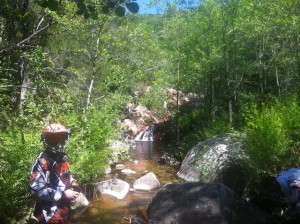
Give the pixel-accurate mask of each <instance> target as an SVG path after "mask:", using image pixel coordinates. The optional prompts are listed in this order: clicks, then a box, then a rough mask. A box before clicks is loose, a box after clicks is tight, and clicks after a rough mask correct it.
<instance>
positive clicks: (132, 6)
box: [125, 2, 140, 13]
mask: <svg viewBox="0 0 300 224" xmlns="http://www.w3.org/2000/svg"><path fill="white" fill-rule="evenodd" d="M125 5H126V7H127V9H128V10H129V11H130V12H131V13H138V12H139V9H140V7H139V4H138V3H136V2H127V3H125Z"/></svg>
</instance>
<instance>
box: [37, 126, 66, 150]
mask: <svg viewBox="0 0 300 224" xmlns="http://www.w3.org/2000/svg"><path fill="white" fill-rule="evenodd" d="M70 135H71V132H70V130H69V129H67V128H66V127H64V126H63V125H61V124H58V123H53V124H49V125H48V126H47V127H45V128H44V129H43V131H42V141H43V143H44V145H45V147H46V149H50V150H52V151H54V152H62V153H63V152H64V151H65V149H66V146H67V143H68V140H69V137H70Z"/></svg>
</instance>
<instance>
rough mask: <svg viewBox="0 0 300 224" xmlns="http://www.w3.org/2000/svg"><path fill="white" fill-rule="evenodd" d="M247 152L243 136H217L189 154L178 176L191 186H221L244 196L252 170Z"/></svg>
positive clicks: (199, 144) (235, 134)
mask: <svg viewBox="0 0 300 224" xmlns="http://www.w3.org/2000/svg"><path fill="white" fill-rule="evenodd" d="M245 150H246V144H245V135H243V134H238V133H227V134H224V135H220V136H215V137H213V138H211V139H208V140H206V141H202V142H200V143H198V144H197V145H196V146H194V147H193V148H192V149H191V150H190V151H189V152H188V153H187V155H186V157H185V158H184V160H183V161H182V164H181V167H180V169H179V171H178V173H177V175H178V177H180V178H181V179H183V180H185V181H187V182H198V181H200V182H205V183H208V182H221V183H224V184H225V185H227V186H228V187H230V188H231V189H233V190H234V191H236V192H237V193H239V194H242V192H243V190H244V188H245V186H246V183H247V169H248V165H247V164H248V162H247V159H248V158H247V156H246V154H245Z"/></svg>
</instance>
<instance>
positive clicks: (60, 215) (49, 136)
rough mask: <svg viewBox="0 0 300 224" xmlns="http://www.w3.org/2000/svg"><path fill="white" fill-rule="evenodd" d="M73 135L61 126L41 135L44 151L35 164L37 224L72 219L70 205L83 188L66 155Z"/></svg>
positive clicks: (33, 191)
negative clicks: (71, 170) (79, 184)
mask: <svg viewBox="0 0 300 224" xmlns="http://www.w3.org/2000/svg"><path fill="white" fill-rule="evenodd" d="M70 135H71V132H70V131H69V129H67V128H66V127H64V126H63V125H61V124H58V123H53V124H49V125H48V126H46V127H45V128H44V129H43V131H42V135H41V140H42V141H43V143H44V151H42V152H41V153H40V154H39V156H37V158H36V159H35V161H34V162H33V164H32V170H31V175H30V190H31V195H32V196H33V198H34V199H35V207H34V210H33V217H34V218H35V219H36V220H37V222H38V223H67V222H69V221H70V218H71V205H72V203H74V200H75V199H76V198H77V197H78V195H79V192H80V188H79V187H78V182H77V181H76V180H75V179H74V178H73V176H72V175H71V172H70V164H69V158H68V156H67V155H66V153H65V149H66V145H67V142H68V140H69V137H70Z"/></svg>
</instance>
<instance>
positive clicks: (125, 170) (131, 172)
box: [121, 169, 136, 174]
mask: <svg viewBox="0 0 300 224" xmlns="http://www.w3.org/2000/svg"><path fill="white" fill-rule="evenodd" d="M121 172H122V173H126V174H136V172H135V171H134V170H131V169H123V170H121Z"/></svg>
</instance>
